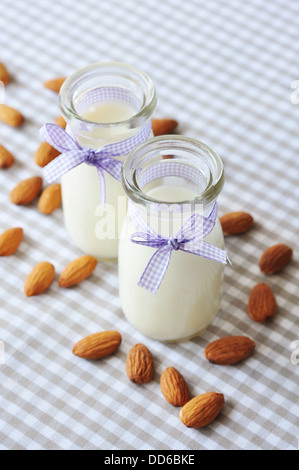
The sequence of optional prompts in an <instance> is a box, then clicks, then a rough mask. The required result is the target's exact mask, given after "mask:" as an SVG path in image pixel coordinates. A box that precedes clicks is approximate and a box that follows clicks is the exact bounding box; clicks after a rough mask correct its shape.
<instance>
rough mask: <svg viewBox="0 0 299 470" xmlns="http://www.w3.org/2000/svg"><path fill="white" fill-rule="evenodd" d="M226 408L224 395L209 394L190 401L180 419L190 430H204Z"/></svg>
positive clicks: (181, 412)
mask: <svg viewBox="0 0 299 470" xmlns="http://www.w3.org/2000/svg"><path fill="white" fill-rule="evenodd" d="M223 406H224V395H223V394H222V393H217V392H208V393H204V394H202V395H197V396H196V397H194V398H192V400H190V401H188V402H187V403H186V405H184V406H183V408H182V409H181V411H180V414H179V417H180V420H181V421H182V423H183V424H184V425H185V426H187V427H188V428H195V429H198V428H203V427H204V426H207V425H208V424H210V423H211V422H212V421H214V419H215V418H216V417H217V416H218V415H219V413H220V411H221V410H222V408H223Z"/></svg>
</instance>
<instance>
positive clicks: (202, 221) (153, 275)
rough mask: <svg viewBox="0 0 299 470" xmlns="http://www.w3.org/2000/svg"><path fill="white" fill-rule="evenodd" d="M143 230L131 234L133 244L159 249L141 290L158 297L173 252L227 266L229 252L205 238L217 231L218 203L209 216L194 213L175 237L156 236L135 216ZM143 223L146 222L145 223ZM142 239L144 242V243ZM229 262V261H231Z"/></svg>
mask: <svg viewBox="0 0 299 470" xmlns="http://www.w3.org/2000/svg"><path fill="white" fill-rule="evenodd" d="M134 218H135V220H138V222H137V223H138V225H139V227H141V228H142V230H143V231H141V232H135V233H133V234H132V235H131V241H132V242H133V243H137V244H138V245H144V246H148V247H151V248H157V250H156V251H155V253H154V254H153V256H152V257H151V259H150V260H149V262H148V264H147V266H146V268H145V270H144V271H143V274H142V276H141V278H140V280H139V282H138V285H139V286H140V287H143V288H144V289H147V290H148V291H149V292H151V293H152V294H155V293H156V292H157V291H158V289H159V287H160V284H161V282H162V280H163V278H164V276H165V273H166V271H167V268H168V266H169V263H170V258H171V255H172V252H173V251H178V250H181V251H185V252H186V253H191V254H194V255H197V256H201V257H203V258H208V259H211V260H214V261H217V262H218V263H222V264H226V263H227V260H228V258H227V252H226V251H225V250H222V249H221V248H218V247H216V246H214V245H211V244H210V243H207V242H205V241H204V238H205V237H206V236H207V235H208V234H209V233H210V232H211V231H212V230H213V228H214V225H215V221H216V218H217V203H215V204H214V207H213V210H212V212H211V213H210V215H209V216H208V217H203V216H201V215H199V214H193V215H192V216H191V217H190V218H189V219H188V220H187V222H185V224H183V226H182V227H181V229H180V230H179V231H178V233H177V234H176V236H175V237H169V238H164V237H162V236H161V235H158V234H156V233H155V231H154V230H153V229H152V227H150V226H149V225H148V224H147V223H146V222H145V221H144V220H143V219H142V218H141V217H139V215H137V214H135V217H134ZM141 220H142V221H141ZM140 239H141V240H140ZM228 261H229V260H228Z"/></svg>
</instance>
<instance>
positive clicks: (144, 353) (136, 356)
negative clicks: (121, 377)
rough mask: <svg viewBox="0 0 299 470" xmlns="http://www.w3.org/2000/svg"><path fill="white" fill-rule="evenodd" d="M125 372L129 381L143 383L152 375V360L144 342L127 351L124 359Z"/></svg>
mask: <svg viewBox="0 0 299 470" xmlns="http://www.w3.org/2000/svg"><path fill="white" fill-rule="evenodd" d="M126 372H127V375H128V377H129V379H130V380H131V382H134V383H137V384H145V383H147V382H149V381H150V380H151V379H152V378H153V375H154V360H153V357H152V354H151V352H150V351H149V350H148V349H147V347H146V346H144V344H141V343H138V344H135V346H133V348H132V349H131V350H130V351H129V354H128V355H127V360H126Z"/></svg>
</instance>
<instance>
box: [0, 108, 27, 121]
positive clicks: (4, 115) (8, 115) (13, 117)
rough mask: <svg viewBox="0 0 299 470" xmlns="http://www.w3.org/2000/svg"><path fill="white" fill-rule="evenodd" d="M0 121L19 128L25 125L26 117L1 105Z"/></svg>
mask: <svg viewBox="0 0 299 470" xmlns="http://www.w3.org/2000/svg"><path fill="white" fill-rule="evenodd" d="M0 121H2V122H4V124H8V125H9V126H12V127H19V126H21V124H23V121H24V116H23V114H21V113H20V112H19V111H17V110H16V109H14V108H11V107H10V106H7V105H6V104H0Z"/></svg>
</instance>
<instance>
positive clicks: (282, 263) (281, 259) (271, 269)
mask: <svg viewBox="0 0 299 470" xmlns="http://www.w3.org/2000/svg"><path fill="white" fill-rule="evenodd" d="M292 256H293V250H292V248H291V247H290V246H288V245H285V244H283V243H277V244H276V245H273V246H270V247H269V248H267V249H266V250H265V251H264V253H263V254H262V256H261V258H260V261H259V266H260V270H261V271H262V272H263V273H264V274H275V273H278V272H279V271H281V270H282V269H284V268H285V267H286V266H287V264H288V263H289V262H290V261H291V258H292Z"/></svg>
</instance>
